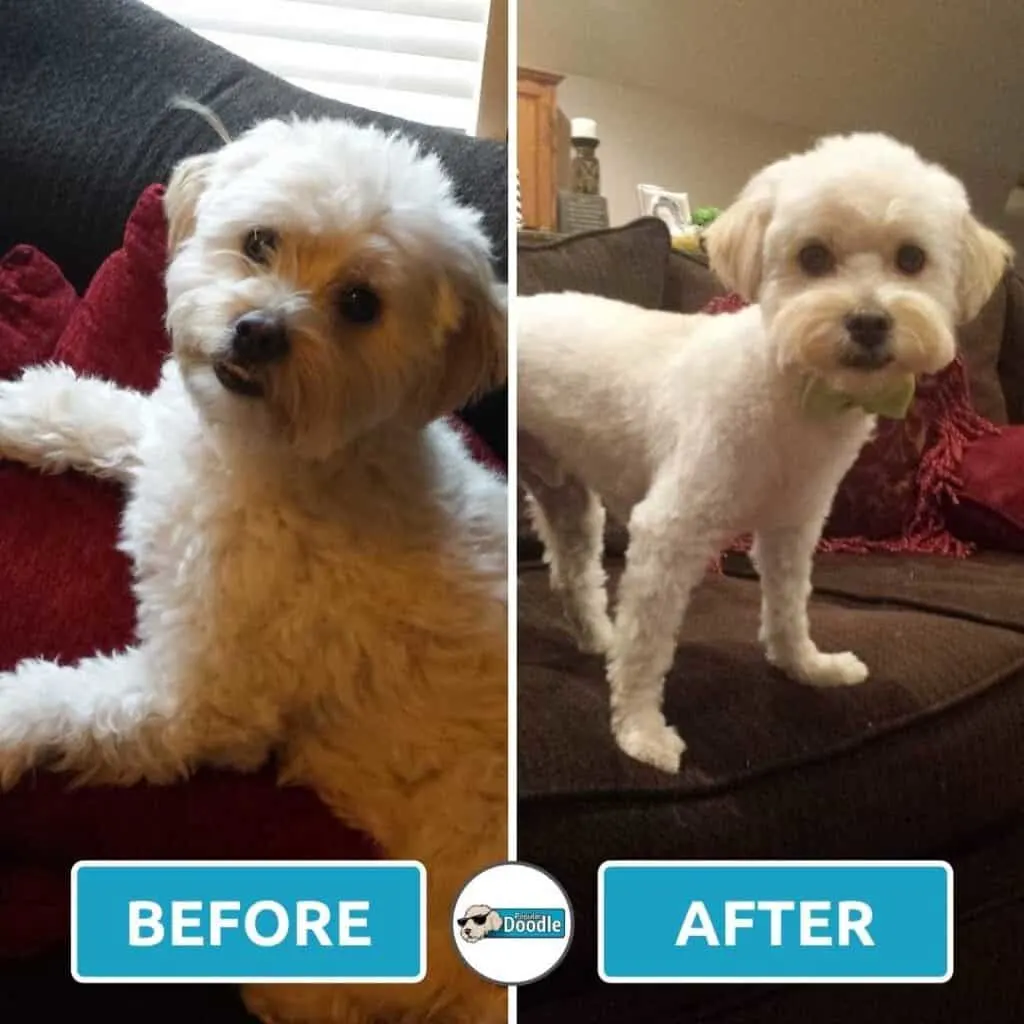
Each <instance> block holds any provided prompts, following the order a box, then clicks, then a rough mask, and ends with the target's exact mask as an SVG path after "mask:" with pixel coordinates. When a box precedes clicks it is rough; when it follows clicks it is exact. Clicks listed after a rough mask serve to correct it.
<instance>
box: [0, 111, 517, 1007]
mask: <svg viewBox="0 0 1024 1024" xmlns="http://www.w3.org/2000/svg"><path fill="white" fill-rule="evenodd" d="M166 209H167V214H168V221H169V227H170V245H171V262H170V266H169V269H168V273H167V300H168V312H167V324H168V327H169V330H170V334H171V337H172V341H173V358H171V359H170V360H169V361H168V362H167V364H166V366H165V367H164V371H163V376H162V379H161V382H160V384H159V387H158V388H157V390H156V391H155V392H154V393H153V394H152V395H151V396H145V395H141V394H138V393H134V392H131V391H125V390H121V389H118V388H116V387H114V386H112V385H111V384H109V383H106V382H104V381H100V380H95V379H78V378H76V377H75V376H74V375H73V374H72V373H71V372H70V371H69V370H67V369H66V368H62V367H59V366H48V367H43V368H39V369H32V370H29V371H28V372H26V373H25V374H24V376H23V377H22V378H21V379H20V380H18V381H15V382H9V383H0V455H2V456H4V457H7V458H13V459H19V460H21V461H23V462H26V463H28V464H29V465H33V466H37V467H39V468H40V469H43V470H46V471H60V470H64V469H69V468H73V469H78V470H82V471H84V472H87V473H95V474H99V475H103V476H108V477H113V478H115V479H117V480H120V481H122V482H123V483H124V484H125V485H126V487H127V488H128V504H127V508H126V511H125V514H124V520H123V524H122V541H121V547H122V549H123V550H124V551H125V552H126V553H127V554H128V555H129V557H130V558H131V559H132V561H133V564H134V575H135V593H136V597H137V600H138V642H137V644H136V646H134V647H132V648H130V649H128V650H125V651H122V652H120V653H117V654H113V655H110V656H100V655H98V656H96V657H94V658H89V659H86V660H84V661H82V662H80V663H79V664H77V665H57V664H52V663H48V662H43V661H29V662H24V663H22V664H21V665H19V666H18V667H17V669H16V670H15V671H14V672H12V673H8V674H4V675H0V781H2V784H3V785H4V786H11V785H13V784H14V783H15V782H16V781H17V780H18V779H19V778H20V777H21V776H22V775H23V773H25V772H26V771H29V770H30V769H33V768H36V767H44V766H45V767H53V768H55V769H62V770H67V771H70V772H73V773H75V774H76V775H77V776H78V777H79V778H80V779H82V780H85V781H89V782H97V783H123V784H130V783H134V782H136V781H139V780H148V781H150V782H157V783H160V782H170V781H172V780H175V779H178V778H181V777H183V776H185V775H187V774H188V773H189V771H191V770H192V769H193V768H195V767H197V766H199V765H204V764H206V765H222V766H227V767H231V768H236V769H241V770H248V769H254V768H255V767H256V766H258V765H260V764H261V763H262V762H264V761H265V760H266V759H267V758H268V757H270V756H271V755H275V756H276V757H277V758H278V760H279V762H280V764H281V768H282V775H283V777H284V778H285V779H287V780H289V781H295V782H301V783H305V784H307V785H309V786H312V787H313V788H314V789H315V790H316V792H317V793H318V794H319V795H320V796H321V797H322V799H323V800H324V801H325V802H326V803H327V804H329V805H330V807H331V808H332V809H333V810H334V811H335V812H336V813H337V814H338V815H339V816H340V817H342V818H343V819H345V820H346V821H348V822H350V823H352V824H354V825H356V826H358V827H360V828H362V829H365V830H366V831H368V832H369V833H370V834H372V835H373V836H374V837H376V839H377V840H378V841H379V842H380V843H381V844H382V846H383V848H384V850H385V851H386V853H387V854H388V855H389V856H391V857H394V858H401V859H415V860H420V861H423V862H424V863H425V864H426V867H427V872H428V906H429V908H430V923H429V937H428V972H427V977H426V980H425V981H424V982H423V983H421V984H418V985H367V986H348V985H346V986H325V985H273V986H267V985H263V986H253V987H250V988H249V989H248V990H247V991H246V993H245V995H246V1000H247V1002H248V1004H249V1006H250V1008H251V1009H252V1010H253V1011H254V1012H255V1013H257V1014H258V1015H259V1016H260V1017H261V1018H263V1019H264V1020H266V1021H278V1022H303V1024H307V1022H308V1024H314V1022H337V1024H350V1022H360V1024H362V1022H369V1021H376V1020H378V1019H386V1020H389V1021H391V1020H396V1021H397V1020H403V1021H404V1020H416V1021H426V1020H430V1021H434V1020H437V1021H446V1022H465V1024H480V1022H483V1021H490V1022H495V1024H496V1022H499V1021H504V1020H505V1017H506V1010H505V1002H506V1000H505V992H504V990H503V989H500V988H498V987H497V986H493V985H490V984H488V983H487V982H485V981H483V980H482V979H480V978H479V977H477V976H476V975H475V974H474V973H473V972H472V971H471V970H469V969H468V968H467V967H465V966H464V965H463V964H462V962H461V961H460V959H459V957H458V954H457V952H456V950H455V949H454V947H453V943H452V935H451V919H450V908H451V906H452V904H453V901H454V899H455V897H456V895H457V893H458V891H459V889H460V888H461V887H462V885H463V884H464V882H465V881H466V879H467V878H468V877H469V876H471V875H473V874H474V873H476V872H477V871H478V870H481V869H482V868H484V867H485V866H488V865H490V864H493V863H494V862H496V861H501V860H504V859H505V857H506V855H507V850H506V839H505V829H506V792H507V782H506V771H507V763H506V762H507V756H506V720H507V696H506V693H507V689H506V632H507V627H506V608H507V602H506V588H507V581H506V562H507V557H506V551H507V542H506V523H507V509H506V505H507V489H506V486H505V484H504V482H503V481H502V480H501V479H499V478H498V477H497V476H495V475H494V474H492V473H491V472H489V471H488V470H486V469H484V468H483V467H481V466H480V465H479V464H477V463H476V462H474V461H473V460H472V459H471V458H470V456H469V454H468V453H467V450H466V448H465V446H464V444H463V442H462V441H461V440H460V438H459V436H458V435H457V433H456V432H455V431H454V430H453V429H452V428H451V427H450V426H449V425H447V424H446V422H445V421H444V420H443V419H441V418H439V417H442V416H443V415H444V414H446V413H449V412H451V411H452V410H454V409H456V408H458V407H459V406H461V405H462V404H463V403H464V402H466V401H468V400H469V399H471V398H472V397H473V396H474V395H476V394H477V393H479V392H481V391H483V390H485V389H487V388H489V387H491V386H492V385H496V384H498V383H499V382H500V381H501V380H502V379H503V377H504V372H505V361H506V360H505V353H506V338H505V310H504V300H503V298H502V297H501V296H500V295H499V292H498V290H497V288H496V285H495V282H494V281H493V279H492V275H491V270H490V266H489V263H488V245H487V243H486V240H485V238H484V235H483V233H482V231H481V228H480V225H479V216H478V214H477V213H475V212H474V211H472V210H470V209H468V208H466V207H464V206H462V205H460V204H459V203H458V202H457V201H456V199H455V198H454V196H453V194H452V190H451V185H450V182H449V180H448V179H447V177H446V176H445V174H444V172H443V170H442V168H441V166H440V164H439V162H438V161H437V159H436V158H435V157H433V156H428V155H425V154H423V153H421V152H420V151H419V150H418V149H417V148H416V147H415V145H414V144H412V143H411V142H409V141H408V140H405V139H403V138H401V137H398V136H386V135H384V134H382V133H381V132H379V131H377V130H375V129H371V128H360V127H355V126H353V125H351V124H347V123H343V122H338V121H314V122H305V121H293V122H284V121H269V122H265V123H263V124H260V125H258V126H256V127H255V128H254V129H252V130H251V131H249V132H248V133H246V134H245V135H243V136H241V137H239V138H238V139H237V140H235V141H232V142H228V144H227V145H225V146H224V147H223V148H222V149H220V150H218V151H217V152H214V153H211V154H208V155H202V156H197V157H194V158H190V159H188V160H186V161H184V162H182V163H181V164H180V165H179V166H178V167H177V169H176V170H175V172H174V174H173V176H172V179H171V181H170V184H169V186H168V191H167V195H166ZM281 827H282V828H287V823H286V822H282V823H281Z"/></svg>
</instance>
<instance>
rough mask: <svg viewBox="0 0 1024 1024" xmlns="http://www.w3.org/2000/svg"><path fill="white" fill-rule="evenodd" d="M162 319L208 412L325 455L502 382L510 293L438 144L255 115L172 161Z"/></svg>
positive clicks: (425, 418) (304, 452)
mask: <svg viewBox="0 0 1024 1024" xmlns="http://www.w3.org/2000/svg"><path fill="white" fill-rule="evenodd" d="M165 208H166V213H167V220H168V226H169V244H170V249H171V260H170V265H169V268H168V272H167V300H168V313H167V324H168V329H169V331H170V334H171V338H172V342H173V351H174V355H175V358H176V359H177V361H178V365H179V367H180V369H181V372H182V375H183V377H184V379H185V382H186V385H187V387H188V389H189V391H190V393H191V395H192V397H193V399H194V400H195V402H196V403H197V405H198V406H199V408H200V410H201V412H202V413H203V415H205V416H206V417H207V418H208V419H209V420H211V421H215V422H219V423H228V424H237V425H239V426H240V427H241V428H242V429H244V430H245V431H247V432H250V433H252V432H253V431H269V432H272V433H273V434H274V435H275V436H277V437H279V438H282V439H283V440H285V441H286V442H287V443H288V444H289V445H291V446H292V448H293V449H294V451H295V452H296V453H297V454H298V455H300V456H304V457H309V458H326V457H328V456H330V455H331V454H332V453H333V452H335V451H337V450H338V449H339V448H340V447H341V446H343V445H345V444H346V443H348V442H349V441H351V440H353V439H354V438H357V437H359V436H361V435H364V434H366V433H367V432H368V431H371V430H373V429H374V428H376V427H378V426H380V425H381V424H384V423H392V422H396V421H402V422H406V423H409V424H412V425H422V424H423V423H426V422H429V421H430V420H431V419H434V418H436V417H437V416H439V415H443V414H445V413H448V412H451V411H454V410H455V409H457V408H458V407H460V406H461V405H463V404H465V403H466V402H467V401H469V400H471V399H472V398H473V397H475V396H476V395H478V394H480V393H482V392H484V391H486V390H488V389H490V388H491V387H493V386H496V385H497V384H499V383H500V382H501V381H502V379H503V378H504V374H505V364H506V359H505V351H506V340H505V310H504V302H503V300H502V298H501V297H500V295H499V292H498V289H497V286H496V284H495V282H494V280H493V278H492V275H491V269H490V265H489V262H488V246H487V242H486V239H485V237H484V235H483V233H482V231H481V229H480V225H479V215H478V214H477V213H476V212H475V211H472V210H470V209H468V208H466V207H464V206H461V205H459V204H458V203H457V202H456V200H455V199H454V197H453V196H452V192H451V186H450V183H449V181H448V179H447V177H446V175H445V174H444V171H443V170H442V168H441V166H440V163H439V162H438V160H437V159H436V158H435V157H433V156H429V155H423V154H422V153H420V152H419V151H418V149H417V148H416V146H415V145H414V144H413V143H412V142H410V141H408V140H405V139H403V138H401V137H398V136H386V135H384V134H382V133H381V132H379V131H378V130H376V129H374V128H364V127H357V126H354V125H351V124H348V123H345V122H340V121H293V122H287V123H286V122H283V121H267V122H264V123H262V124H260V125H258V126H257V127H255V128H254V129H252V130H251V131H249V132H248V133H247V134H245V135H243V136H241V137H239V138H238V139H236V140H235V141H233V142H230V143H228V144H227V145H226V146H225V147H224V148H223V149H221V150H219V151H218V152H216V153H212V154H208V155H203V156H197V157H192V158H189V159H187V160H185V161H183V162H182V163H181V164H179V165H178V166H177V168H176V169H175V171H174V173H173V175H172V176H171V180H170V182H169V184H168V187H167V192H166V198H165Z"/></svg>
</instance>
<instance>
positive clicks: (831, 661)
mask: <svg viewBox="0 0 1024 1024" xmlns="http://www.w3.org/2000/svg"><path fill="white" fill-rule="evenodd" d="M789 674H790V675H791V676H792V677H793V678H794V679H796V681H797V682H799V683H804V684H805V685H807V686H821V687H830V686H856V685H857V684H858V683H863V682H864V680H865V679H867V677H868V667H867V665H865V664H864V662H863V661H861V660H860V658H858V657H857V655H855V654H853V653H851V652H850V651H843V652H841V653H839V654H823V653H821V652H817V653H815V654H814V655H812V656H811V657H809V658H807V659H805V660H804V661H802V662H801V663H800V664H798V665H795V666H793V667H792V668H791V669H789Z"/></svg>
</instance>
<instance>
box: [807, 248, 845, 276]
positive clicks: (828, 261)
mask: <svg viewBox="0 0 1024 1024" xmlns="http://www.w3.org/2000/svg"><path fill="white" fill-rule="evenodd" d="M797 259H798V260H799V261H800V266H801V268H802V269H803V272H804V273H805V274H809V275H810V276H811V277H822V276H823V275H825V274H828V273H829V272H830V271H831V270H832V269H833V267H835V265H836V261H835V257H834V256H833V255H832V253H830V252H829V251H828V249H827V248H826V247H825V246H824V245H822V244H821V243H820V242H811V243H810V245H805V246H804V247H803V248H802V249H801V250H800V253H799V255H798V256H797Z"/></svg>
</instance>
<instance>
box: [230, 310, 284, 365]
mask: <svg viewBox="0 0 1024 1024" xmlns="http://www.w3.org/2000/svg"><path fill="white" fill-rule="evenodd" d="M231 348H232V353H233V355H234V356H235V358H236V359H238V360H239V362H242V363H270V362H273V361H274V360H275V359H280V358H281V357H282V356H285V355H287V354H288V332H287V331H286V330H285V326H284V321H283V320H282V319H281V318H280V317H279V316H275V315H274V314H273V313H263V312H260V311H257V312H254V313H246V314H245V315H244V316H240V317H239V318H238V319H237V320H236V321H235V336H234V338H232V340H231Z"/></svg>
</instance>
